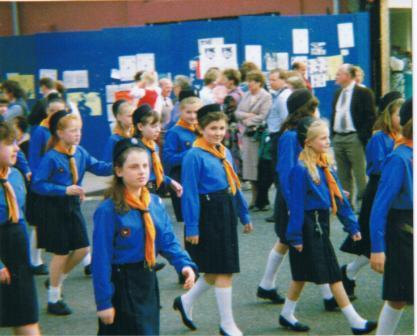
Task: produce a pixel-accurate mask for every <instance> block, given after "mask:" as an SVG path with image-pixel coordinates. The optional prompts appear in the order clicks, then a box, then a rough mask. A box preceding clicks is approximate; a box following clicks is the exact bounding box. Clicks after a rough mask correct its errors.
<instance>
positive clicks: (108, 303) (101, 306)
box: [97, 299, 113, 311]
mask: <svg viewBox="0 0 417 336" xmlns="http://www.w3.org/2000/svg"><path fill="white" fill-rule="evenodd" d="M111 307H113V305H112V303H111V300H110V299H109V300H105V301H103V302H98V303H97V311H101V310H105V309H109V308H111Z"/></svg>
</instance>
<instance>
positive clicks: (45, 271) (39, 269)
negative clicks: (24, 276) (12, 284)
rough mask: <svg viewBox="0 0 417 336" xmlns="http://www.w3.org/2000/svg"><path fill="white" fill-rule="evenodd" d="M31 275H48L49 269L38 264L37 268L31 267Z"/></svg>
mask: <svg viewBox="0 0 417 336" xmlns="http://www.w3.org/2000/svg"><path fill="white" fill-rule="evenodd" d="M32 273H33V275H48V274H49V269H48V266H47V265H45V264H40V265H38V266H32Z"/></svg>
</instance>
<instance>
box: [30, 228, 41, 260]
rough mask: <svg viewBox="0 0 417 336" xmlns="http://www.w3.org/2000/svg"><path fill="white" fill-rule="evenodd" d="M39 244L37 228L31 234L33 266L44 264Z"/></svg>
mask: <svg viewBox="0 0 417 336" xmlns="http://www.w3.org/2000/svg"><path fill="white" fill-rule="evenodd" d="M37 246H38V239H37V236H36V229H34V230H32V232H31V234H30V263H31V264H32V266H39V265H42V264H43V261H42V256H41V249H38V248H37Z"/></svg>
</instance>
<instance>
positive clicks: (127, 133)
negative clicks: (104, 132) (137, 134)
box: [113, 123, 133, 138]
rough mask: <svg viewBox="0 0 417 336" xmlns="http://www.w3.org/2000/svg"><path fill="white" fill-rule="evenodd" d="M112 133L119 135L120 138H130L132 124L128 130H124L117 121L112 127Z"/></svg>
mask: <svg viewBox="0 0 417 336" xmlns="http://www.w3.org/2000/svg"><path fill="white" fill-rule="evenodd" d="M113 134H117V135H120V136H121V137H122V138H130V137H131V136H132V135H133V126H132V127H130V129H129V130H128V131H125V130H124V129H123V128H122V127H121V126H120V125H119V123H116V126H114V128H113Z"/></svg>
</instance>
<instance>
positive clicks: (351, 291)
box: [340, 265, 356, 301]
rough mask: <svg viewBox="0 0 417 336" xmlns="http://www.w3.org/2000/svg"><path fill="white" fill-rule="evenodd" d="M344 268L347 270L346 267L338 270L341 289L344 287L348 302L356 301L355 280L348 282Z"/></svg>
mask: <svg viewBox="0 0 417 336" xmlns="http://www.w3.org/2000/svg"><path fill="white" fill-rule="evenodd" d="M346 268H347V265H343V266H342V267H341V268H340V271H341V272H342V282H343V287H345V291H346V294H347V296H348V297H349V300H350V301H353V300H356V295H355V286H356V282H355V280H350V279H349V278H348V277H347V274H346Z"/></svg>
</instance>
